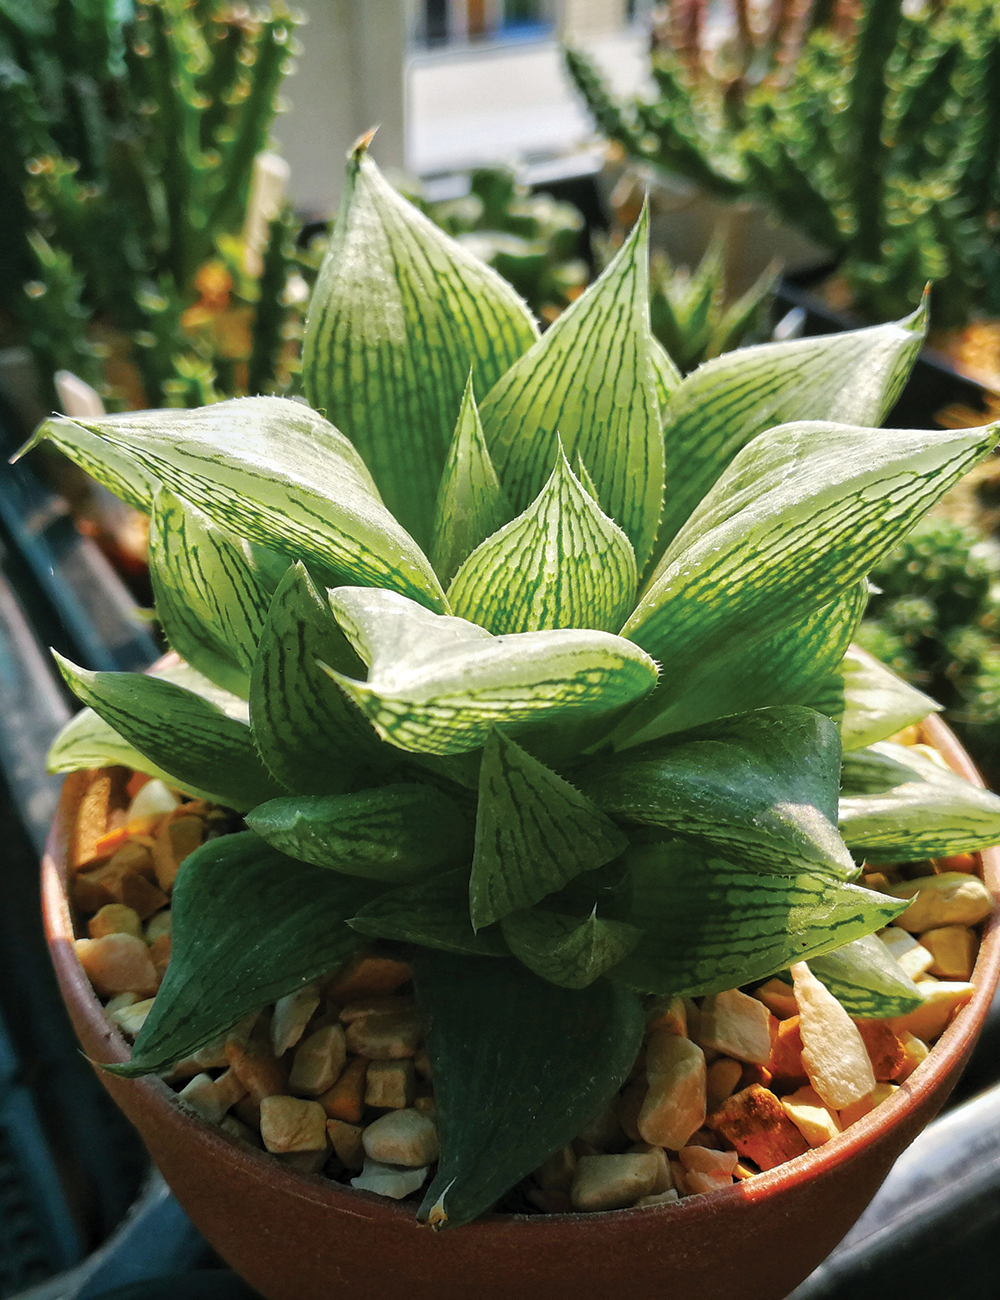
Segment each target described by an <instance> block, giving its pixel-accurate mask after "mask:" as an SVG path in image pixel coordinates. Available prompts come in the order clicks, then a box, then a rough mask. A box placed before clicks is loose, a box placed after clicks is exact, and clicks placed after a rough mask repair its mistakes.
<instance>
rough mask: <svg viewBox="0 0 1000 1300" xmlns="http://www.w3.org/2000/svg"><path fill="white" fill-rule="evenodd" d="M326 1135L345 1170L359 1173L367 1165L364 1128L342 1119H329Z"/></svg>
mask: <svg viewBox="0 0 1000 1300" xmlns="http://www.w3.org/2000/svg"><path fill="white" fill-rule="evenodd" d="M326 1134H327V1137H328V1138H329V1139H330V1144H331V1146H332V1147H333V1149H334V1151H335V1152H336V1153H337V1158H338V1159H339V1160H340V1162H341V1164H342V1165H343V1166H344V1168H345V1169H350V1170H351V1172H352V1173H356V1172H357V1171H359V1170H360V1169H361V1168H362V1166H363V1165H364V1163H365V1148H364V1143H363V1142H362V1140H361V1138H362V1135H363V1134H364V1128H363V1127H362V1126H361V1125H360V1124H348V1123H347V1122H346V1121H344V1120H342V1119H328V1120H327V1121H326Z"/></svg>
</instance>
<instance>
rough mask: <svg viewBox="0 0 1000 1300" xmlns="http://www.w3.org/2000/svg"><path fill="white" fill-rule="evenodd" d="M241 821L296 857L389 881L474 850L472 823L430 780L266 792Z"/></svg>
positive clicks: (458, 859)
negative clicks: (331, 790) (325, 791)
mask: <svg viewBox="0 0 1000 1300" xmlns="http://www.w3.org/2000/svg"><path fill="white" fill-rule="evenodd" d="M246 823H247V825H248V826H249V827H250V829H251V830H252V831H256V832H257V834H258V835H259V836H260V837H261V839H263V840H266V841H267V842H268V844H270V845H271V847H272V848H275V849H278V850H279V851H280V852H282V853H285V854H287V855H288V857H290V858H295V859H297V860H298V861H299V862H311V863H312V864H313V865H314V866H317V867H329V868H330V869H331V870H332V871H343V872H344V873H345V874H347V875H349V876H365V877H367V878H368V879H369V880H384V881H386V882H387V883H394V882H405V881H409V880H417V879H419V878H420V877H421V876H426V875H428V874H429V873H431V872H433V871H440V870H442V869H444V868H445V867H453V866H456V865H457V864H458V863H460V862H462V861H466V862H467V861H469V859H470V858H471V857H472V826H471V823H469V822H468V821H467V820H466V818H465V816H464V814H463V813H462V810H461V809H460V808H459V807H458V806H457V805H456V804H455V803H454V802H453V801H452V800H451V799H449V798H448V796H447V795H445V794H442V793H441V792H440V791H439V790H435V789H434V788H433V787H431V786H427V785H384V786H378V787H376V788H374V789H370V790H359V791H358V792H357V793H355V794H341V795H296V796H295V797H294V798H282V799H270V800H269V801H268V802H267V803H262V804H258V805H257V807H256V808H254V809H253V810H252V811H251V812H249V813H247V816H246Z"/></svg>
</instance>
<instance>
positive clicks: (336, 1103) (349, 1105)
mask: <svg viewBox="0 0 1000 1300" xmlns="http://www.w3.org/2000/svg"><path fill="white" fill-rule="evenodd" d="M367 1081H368V1062H367V1061H366V1060H365V1058H364V1057H363V1056H352V1057H351V1059H350V1060H349V1061H348V1062H347V1065H346V1066H345V1067H344V1072H343V1074H341V1076H340V1078H339V1079H338V1080H337V1082H336V1083H335V1084H334V1085H333V1087H332V1088H330V1089H329V1090H328V1091H327V1092H324V1093H323V1094H322V1096H320V1097H317V1098H316V1100H317V1101H318V1102H319V1104H320V1105H321V1106H322V1107H323V1109H324V1110H325V1111H326V1113H327V1114H328V1115H329V1117H330V1118H331V1119H342V1120H345V1121H346V1122H347V1123H348V1124H357V1123H358V1121H359V1120H360V1119H361V1116H362V1115H363V1113H364V1109H365V1088H366V1087H367Z"/></svg>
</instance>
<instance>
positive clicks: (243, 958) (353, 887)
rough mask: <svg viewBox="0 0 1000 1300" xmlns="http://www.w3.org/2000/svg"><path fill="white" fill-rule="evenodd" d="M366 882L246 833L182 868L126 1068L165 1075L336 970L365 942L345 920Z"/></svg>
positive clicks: (121, 1070) (366, 893)
mask: <svg viewBox="0 0 1000 1300" xmlns="http://www.w3.org/2000/svg"><path fill="white" fill-rule="evenodd" d="M374 892H375V890H374V887H373V886H372V885H371V884H370V883H368V882H367V881H361V880H352V879H351V878H350V877H348V876H340V875H336V874H335V873H334V872H332V871H323V870H322V869H321V868H320V867H310V866H307V865H306V864H305V863H302V862H293V861H292V859H291V858H286V857H285V856H284V855H283V854H281V853H278V852H276V850H274V849H272V848H270V847H269V845H267V844H265V843H264V841H263V840H261V839H258V838H257V836H256V835H254V834H252V833H251V832H249V831H247V832H245V833H243V834H240V835H223V836H222V837H221V838H219V839H215V840H210V841H209V842H208V843H207V844H203V845H202V847H201V848H200V849H196V850H195V852H194V853H192V854H191V855H190V856H189V857H187V858H185V859H184V865H183V867H182V868H181V870H180V872H179V873H178V876H177V882H176V884H175V886H174V893H173V898H172V899H171V917H172V926H171V948H170V965H169V966H168V967H167V973H166V975H165V976H164V978H163V983H162V984H161V985H160V988H159V991H158V993H157V995H156V1001H155V1002H154V1004H153V1007H152V1009H151V1010H150V1013H149V1015H148V1016H147V1017H146V1020H145V1023H144V1024H143V1027H142V1029H141V1030H140V1032H139V1035H138V1037H137V1038H136V1041H135V1046H134V1047H133V1049H132V1059H131V1061H129V1062H128V1063H126V1064H124V1065H105V1066H104V1067H103V1068H104V1069H106V1070H110V1071H111V1072H112V1073H113V1074H118V1075H124V1076H125V1077H126V1078H133V1077H135V1076H136V1075H140V1074H151V1073H160V1072H163V1071H166V1070H168V1069H169V1068H170V1067H171V1066H172V1065H174V1064H175V1063H176V1062H177V1061H179V1060H182V1059H183V1058H184V1057H186V1056H190V1055H191V1054H192V1053H193V1052H196V1051H197V1050H198V1049H199V1048H200V1047H204V1046H205V1045H206V1044H207V1043H210V1042H211V1041H212V1040H213V1039H215V1038H218V1037H219V1036H220V1035H221V1034H224V1033H225V1032H226V1030H228V1029H231V1028H232V1026H233V1025H235V1024H236V1023H237V1022H238V1021H239V1020H241V1019H242V1018H243V1017H244V1016H246V1015H248V1014H249V1013H251V1012H254V1011H259V1010H261V1009H262V1008H263V1007H266V1006H268V1005H269V1004H270V1003H272V1002H275V1001H276V1000H277V999H278V998H281V997H284V996H285V995H286V994H288V993H293V992H294V991H295V990H296V989H299V988H301V987H302V985H303V984H307V983H309V981H310V980H315V979H317V978H318V977H319V976H321V975H326V974H328V973H331V972H333V971H335V970H336V969H337V968H338V967H339V966H341V965H342V964H343V962H345V961H346V960H347V958H348V957H349V956H350V955H351V953H352V952H354V951H355V950H356V949H357V948H359V947H360V946H361V942H362V941H361V940H360V939H359V937H358V935H357V934H355V933H354V931H353V930H350V929H348V927H347V926H346V925H345V924H344V921H345V919H346V918H347V917H349V916H350V915H351V914H352V913H353V912H354V911H356V910H357V908H358V907H359V906H361V904H362V903H364V902H365V901H366V900H367V899H369V898H371V897H372V895H373V893H374Z"/></svg>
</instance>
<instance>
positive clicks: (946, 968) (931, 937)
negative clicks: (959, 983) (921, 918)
mask: <svg viewBox="0 0 1000 1300" xmlns="http://www.w3.org/2000/svg"><path fill="white" fill-rule="evenodd" d="M920 942H921V944H923V946H924V947H925V948H926V949H927V951H928V952H929V953H930V954H931V956H932V957H933V958H934V960H933V962H932V963H931V965H930V966H928V968H927V970H928V973H929V974H931V975H940V976H941V977H942V979H946V980H967V979H969V978H970V977H971V975H972V968H973V967H974V966H975V964H976V957H977V956H978V955H979V939H978V937H977V935H976V932H975V930H970V929H969V927H968V926H967V925H942V926H939V927H938V928H937V929H935V930H925V931H924V933H923V934H922V935H921V936H920Z"/></svg>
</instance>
